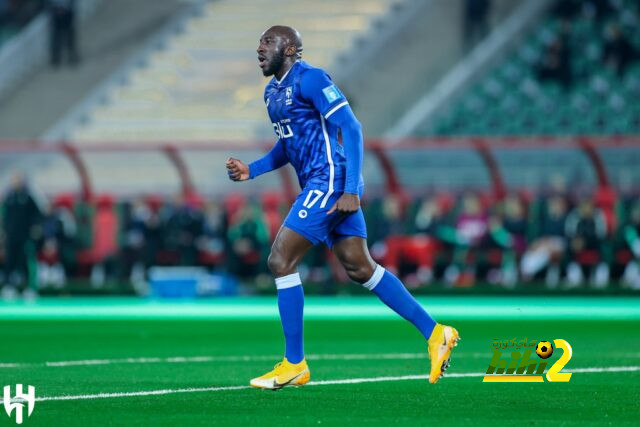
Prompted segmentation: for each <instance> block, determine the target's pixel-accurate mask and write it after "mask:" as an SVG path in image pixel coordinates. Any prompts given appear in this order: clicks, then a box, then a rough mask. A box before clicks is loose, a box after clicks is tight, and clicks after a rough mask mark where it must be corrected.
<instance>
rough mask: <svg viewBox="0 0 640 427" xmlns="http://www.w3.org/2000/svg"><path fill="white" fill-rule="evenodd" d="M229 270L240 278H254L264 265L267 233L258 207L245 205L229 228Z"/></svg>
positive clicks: (267, 241)
mask: <svg viewBox="0 0 640 427" xmlns="http://www.w3.org/2000/svg"><path fill="white" fill-rule="evenodd" d="M228 239H229V244H230V246H231V254H230V255H231V256H230V257H229V258H230V269H231V271H232V272H233V273H235V274H237V275H238V276H241V277H247V276H255V275H256V274H258V273H260V272H261V271H260V269H261V268H262V266H263V265H264V264H265V261H266V257H267V255H268V249H269V231H268V229H267V225H266V223H265V221H264V218H263V217H262V215H261V210H260V209H259V207H258V206H254V205H252V204H246V205H245V206H243V207H242V211H241V212H240V213H239V215H238V220H237V221H236V222H235V223H234V224H233V225H232V226H231V227H230V228H229V232H228Z"/></svg>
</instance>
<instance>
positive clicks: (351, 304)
mask: <svg viewBox="0 0 640 427" xmlns="http://www.w3.org/2000/svg"><path fill="white" fill-rule="evenodd" d="M418 299H419V300H420V302H421V303H423V304H424V306H425V307H426V308H427V309H428V310H429V313H430V314H431V315H432V316H434V317H438V318H446V319H449V320H452V319H535V320H541V319H585V320H594V319H606V320H614V319H618V320H630V319H640V305H639V304H638V303H637V300H636V299H635V298H633V297H617V296H607V297H605V296H597V297H593V296H592V297H588V296H585V297H570V296H558V297H549V296H517V297H513V296H490V297H489V296H480V295H478V296H436V295H434V296H428V297H424V296H420V297H418ZM0 319H2V320H33V319H55V320H77V319H84V320H87V319H93V320H114V319H120V320H123V319H181V320H188V319H207V320H227V319H234V320H255V319H265V320H277V319H279V314H278V306H277V303H276V299H275V297H243V298H219V299H209V300H185V301H178V302H177V301H175V300H173V301H172V300H150V299H143V298H137V297H131V298H109V297H101V298H39V299H37V300H36V301H33V302H25V301H0ZM305 319H307V320H313V319H375V320H383V319H386V320H399V319H400V317H399V316H398V315H397V314H396V313H394V312H393V311H392V310H389V308H387V307H386V306H385V305H384V304H382V303H381V302H380V301H379V300H378V299H377V298H375V297H368V296H361V297H320V296H309V297H306V298H305Z"/></svg>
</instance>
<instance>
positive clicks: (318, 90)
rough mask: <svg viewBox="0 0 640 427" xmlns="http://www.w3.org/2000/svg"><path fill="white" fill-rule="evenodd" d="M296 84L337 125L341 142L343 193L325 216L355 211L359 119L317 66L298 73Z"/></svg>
mask: <svg viewBox="0 0 640 427" xmlns="http://www.w3.org/2000/svg"><path fill="white" fill-rule="evenodd" d="M300 86H301V90H302V95H303V97H304V98H306V99H308V100H309V101H311V102H312V103H313V105H314V107H315V108H316V109H317V110H318V111H319V112H320V114H322V116H323V117H324V119H325V120H327V121H328V122H329V123H331V124H332V125H334V126H337V127H339V128H340V131H341V132H342V145H343V147H344V152H345V157H346V177H345V188H344V193H343V194H342V196H340V198H339V199H338V200H337V201H336V203H335V204H334V205H333V206H332V207H331V209H329V211H328V212H327V215H328V214H330V213H333V212H335V211H339V212H344V213H351V212H356V211H357V210H358V209H359V208H360V197H359V196H358V185H359V183H360V172H361V169H362V157H363V138H362V127H361V126H360V122H358V120H357V119H356V116H355V115H354V114H353V111H352V110H351V107H350V106H349V102H348V101H347V99H346V98H345V96H344V95H343V94H342V92H341V91H340V90H339V89H338V87H337V86H336V85H335V84H333V82H332V81H331V78H330V77H329V76H328V75H327V74H326V73H325V72H324V71H322V70H321V69H318V68H314V69H311V70H308V71H306V72H305V73H304V74H303V75H302V79H301V81H300Z"/></svg>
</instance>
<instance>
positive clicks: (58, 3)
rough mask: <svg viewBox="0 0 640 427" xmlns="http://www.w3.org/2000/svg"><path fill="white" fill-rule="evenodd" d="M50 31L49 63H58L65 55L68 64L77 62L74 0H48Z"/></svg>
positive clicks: (56, 64)
mask: <svg viewBox="0 0 640 427" xmlns="http://www.w3.org/2000/svg"><path fill="white" fill-rule="evenodd" d="M48 8H49V20H50V27H51V28H50V32H51V41H50V46H51V52H50V53H51V57H50V59H51V65H53V66H54V67H57V66H58V65H60V61H61V60H62V56H63V55H66V57H67V60H68V62H69V64H71V65H75V64H77V63H78V60H79V56H78V50H77V44H76V22H75V21H76V19H75V15H76V2H75V0H48Z"/></svg>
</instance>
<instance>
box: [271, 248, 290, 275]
mask: <svg viewBox="0 0 640 427" xmlns="http://www.w3.org/2000/svg"><path fill="white" fill-rule="evenodd" d="M267 266H268V267H269V271H271V273H272V274H273V275H274V276H276V277H281V276H286V275H287V274H291V273H293V272H295V268H296V266H295V264H294V263H292V262H290V261H288V260H287V259H286V258H285V257H284V256H283V255H282V254H281V253H280V252H278V251H273V250H272V251H271V253H270V254H269V259H267Z"/></svg>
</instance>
